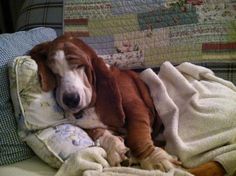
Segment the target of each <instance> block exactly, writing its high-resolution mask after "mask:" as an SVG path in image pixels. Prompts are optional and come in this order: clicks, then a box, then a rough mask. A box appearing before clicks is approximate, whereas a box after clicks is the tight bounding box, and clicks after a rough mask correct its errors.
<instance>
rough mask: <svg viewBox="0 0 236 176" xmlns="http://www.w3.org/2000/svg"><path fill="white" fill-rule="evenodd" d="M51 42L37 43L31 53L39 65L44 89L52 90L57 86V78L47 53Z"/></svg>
mask: <svg viewBox="0 0 236 176" xmlns="http://www.w3.org/2000/svg"><path fill="white" fill-rule="evenodd" d="M50 43H51V42H45V43H41V44H39V45H36V46H35V47H34V48H33V49H32V50H31V51H30V53H29V55H30V56H31V58H32V59H34V60H35V61H36V63H37V65H38V73H39V79H40V83H41V87H42V90H43V91H46V92H48V91H50V90H53V89H54V88H55V87H56V79H55V76H54V75H53V74H52V72H51V70H50V69H49V68H48V66H47V64H46V62H47V57H48V56H47V55H48V49H49V45H50Z"/></svg>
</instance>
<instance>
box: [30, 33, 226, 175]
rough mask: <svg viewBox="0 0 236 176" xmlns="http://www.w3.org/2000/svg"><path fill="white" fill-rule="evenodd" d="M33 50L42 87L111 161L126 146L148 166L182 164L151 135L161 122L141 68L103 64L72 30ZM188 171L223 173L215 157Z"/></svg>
mask: <svg viewBox="0 0 236 176" xmlns="http://www.w3.org/2000/svg"><path fill="white" fill-rule="evenodd" d="M30 55H31V57H32V58H33V59H34V60H35V61H36V63H37V64H38V69H39V77H40V80H41V86H42V89H43V90H44V91H50V90H53V89H55V91H56V100H57V102H58V104H59V105H60V106H61V107H62V108H63V109H64V110H65V112H66V117H67V118H69V119H71V120H72V121H75V123H76V124H77V125H78V126H79V127H81V128H83V129H85V130H86V131H87V133H88V134H89V135H90V137H91V138H92V139H93V140H94V141H97V143H99V144H100V146H101V147H103V148H104V149H105V150H106V152H107V155H108V156H107V159H108V162H109V163H110V165H111V166H117V165H119V164H120V163H121V162H122V161H123V160H125V159H126V155H125V154H126V152H127V151H128V150H130V152H131V155H132V156H133V157H134V158H135V160H136V161H137V162H138V163H139V164H140V166H141V167H142V168H144V169H160V170H162V171H168V170H170V169H171V168H173V167H177V166H178V165H180V162H179V161H178V160H177V159H176V158H175V157H173V156H171V155H169V154H168V153H167V152H165V151H164V150H163V149H161V148H160V147H157V146H155V145H154V142H153V140H152V139H153V138H152V134H154V131H155V130H158V129H157V128H159V127H160V123H161V122H160V119H159V117H158V114H157V113H156V111H155V108H154V105H153V102H152V98H151V96H150V94H149V90H148V88H147V86H146V85H145V84H144V82H143V81H142V80H141V79H140V78H139V76H138V73H135V72H134V71H131V70H121V69H118V68H116V67H114V66H109V65H107V64H105V62H104V61H103V59H102V58H100V57H98V56H97V54H96V53H95V51H94V50H93V49H92V48H91V47H89V46H88V45H87V44H85V43H84V42H83V41H82V40H80V39H78V38H76V37H73V36H71V35H62V36H60V37H58V38H56V39H55V40H53V41H50V42H46V43H42V44H39V45H37V46H35V47H34V48H33V49H32V50H31V51H30ZM126 146H127V147H128V148H127V147H126ZM189 171H190V172H191V173H193V174H194V175H197V176H203V175H204V176H213V175H214V176H223V175H224V173H225V170H224V169H223V167H222V166H221V165H220V164H218V163H216V162H209V163H206V164H203V165H201V166H199V167H198V168H193V169H189Z"/></svg>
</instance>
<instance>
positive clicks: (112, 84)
mask: <svg viewBox="0 0 236 176" xmlns="http://www.w3.org/2000/svg"><path fill="white" fill-rule="evenodd" d="M30 56H31V57H32V58H33V59H34V60H35V61H36V63H37V65H38V72H39V77H40V82H41V87H42V89H43V90H44V91H50V90H53V89H54V88H56V99H57V102H58V104H59V105H60V106H61V107H62V108H63V109H64V110H65V111H67V112H70V113H73V114H75V113H78V112H80V110H82V109H84V108H87V107H90V106H92V105H95V106H96V111H97V112H98V113H99V115H100V116H102V117H103V116H104V117H105V116H106V117H109V119H113V120H110V122H111V124H113V123H114V122H115V121H117V120H118V121H119V122H115V123H114V124H119V125H120V124H123V120H124V112H123V109H122V103H121V95H120V92H119V89H118V86H117V83H116V81H115V79H114V78H113V77H112V76H111V73H110V68H109V67H107V66H106V64H105V63H104V61H103V59H102V58H99V57H98V56H97V54H96V52H95V51H94V50H93V49H92V48H90V47H89V46H88V45H87V44H85V43H84V42H83V41H82V40H80V39H78V38H77V37H73V36H71V35H62V36H60V37H58V38H56V39H55V40H53V41H50V42H46V43H42V44H39V45H36V46H35V47H34V48H33V49H32V50H31V51H30ZM117 116H119V117H117ZM103 119H105V118H103ZM106 119H108V118H106ZM114 119H116V120H115V121H114Z"/></svg>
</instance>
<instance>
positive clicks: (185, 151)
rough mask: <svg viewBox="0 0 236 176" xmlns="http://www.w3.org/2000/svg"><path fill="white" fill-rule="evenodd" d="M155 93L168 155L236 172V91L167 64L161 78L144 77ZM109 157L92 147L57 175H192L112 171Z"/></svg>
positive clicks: (201, 71) (209, 75)
mask: <svg viewBox="0 0 236 176" xmlns="http://www.w3.org/2000/svg"><path fill="white" fill-rule="evenodd" d="M140 76H141V78H142V79H143V80H144V81H145V82H146V83H147V85H148V86H149V88H150V91H151V94H152V97H153V100H154V103H155V106H156V109H157V111H158V113H159V115H160V117H161V119H162V121H163V124H164V126H165V131H164V136H165V138H166V141H167V146H166V150H167V151H168V152H169V153H171V154H173V155H176V156H178V157H179V158H180V160H181V161H182V162H183V165H184V166H186V167H195V166H197V165H199V164H201V163H204V162H206V161H209V160H216V161H219V162H220V163H221V164H222V165H223V166H224V167H225V169H226V171H227V173H228V175H232V174H233V172H234V171H235V170H236V87H235V86H234V85H233V84H232V83H230V82H228V81H225V80H222V79H220V78H218V77H216V76H215V75H214V73H213V72H212V71H211V70H209V69H206V68H203V67H200V66H196V65H192V64H190V63H183V64H181V65H179V66H178V67H174V66H172V65H171V64H170V63H169V62H165V63H164V64H163V65H162V66H161V69H160V72H159V74H158V75H156V74H155V73H154V72H153V71H152V70H151V69H147V70H145V71H143V72H142V73H141V74H140ZM105 158H106V152H105V151H104V150H103V149H102V148H99V147H91V148H87V149H84V150H82V151H79V152H78V153H75V154H74V155H72V156H71V157H70V158H69V159H68V160H67V161H65V163H64V164H63V165H62V167H61V168H60V169H59V171H58V173H57V174H56V176H64V175H67V176H81V175H83V176H94V175H96V176H190V175H191V174H189V173H187V172H185V171H183V170H181V169H173V170H170V171H169V172H168V173H163V172H161V171H158V170H154V171H145V170H141V169H137V168H129V167H109V165H108V163H107V161H106V159H105Z"/></svg>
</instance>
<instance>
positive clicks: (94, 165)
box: [55, 147, 192, 176]
mask: <svg viewBox="0 0 236 176" xmlns="http://www.w3.org/2000/svg"><path fill="white" fill-rule="evenodd" d="M65 175H66V176H82V175H83V176H95V175H96V176H192V175H191V174H189V173H187V172H186V171H184V170H181V169H177V168H176V169H172V170H170V171H169V172H168V173H164V172H161V171H159V170H150V171H149V170H142V169H139V168H131V167H109V164H108V162H107V161H106V152H105V151H104V150H103V149H102V148H100V147H90V148H86V149H82V150H81V151H79V152H77V153H74V154H73V155H72V156H71V157H70V158H69V159H68V160H66V161H65V163H64V164H63V165H62V166H61V168H60V169H59V171H58V172H57V174H56V175H55V176H65Z"/></svg>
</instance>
